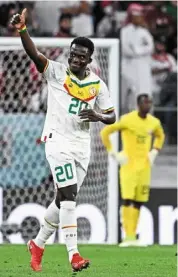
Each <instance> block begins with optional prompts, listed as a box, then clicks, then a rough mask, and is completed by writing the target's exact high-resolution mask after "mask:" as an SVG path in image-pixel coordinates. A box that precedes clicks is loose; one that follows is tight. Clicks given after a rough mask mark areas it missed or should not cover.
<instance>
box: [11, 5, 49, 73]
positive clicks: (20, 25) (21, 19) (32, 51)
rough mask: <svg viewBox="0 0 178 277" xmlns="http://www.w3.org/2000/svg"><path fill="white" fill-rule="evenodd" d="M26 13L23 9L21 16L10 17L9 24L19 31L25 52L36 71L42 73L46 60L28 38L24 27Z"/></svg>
mask: <svg viewBox="0 0 178 277" xmlns="http://www.w3.org/2000/svg"><path fill="white" fill-rule="evenodd" d="M26 12H27V9H24V10H23V11H22V14H21V15H20V14H15V15H14V16H13V17H12V20H11V24H12V25H14V26H15V27H16V28H17V30H18V31H19V34H20V37H21V41H22V44H23V47H24V49H25V52H26V53H27V55H28V56H29V57H30V59H31V60H32V61H33V62H34V63H35V65H36V68H37V70H38V71H39V72H41V73H42V72H43V71H44V69H45V67H46V65H47V58H46V57H45V56H44V55H43V54H41V53H40V52H38V50H37V48H36V46H35V45H34V43H33V41H32V39H31V38H30V36H29V33H28V31H27V28H26V25H25V17H26Z"/></svg>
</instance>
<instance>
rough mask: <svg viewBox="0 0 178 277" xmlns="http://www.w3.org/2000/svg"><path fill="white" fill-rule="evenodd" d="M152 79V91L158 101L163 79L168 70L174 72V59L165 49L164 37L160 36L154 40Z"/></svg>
mask: <svg viewBox="0 0 178 277" xmlns="http://www.w3.org/2000/svg"><path fill="white" fill-rule="evenodd" d="M151 67H152V80H153V93H154V95H155V96H157V97H156V98H157V101H156V102H157V103H159V97H160V95H159V94H160V90H161V86H162V83H163V81H164V80H165V79H166V77H167V76H168V73H169V72H176V60H175V58H174V57H173V56H172V55H170V54H168V53H167V51H166V45H165V38H164V37H160V38H157V39H156V40H155V53H154V54H153V55H152V64H151Z"/></svg>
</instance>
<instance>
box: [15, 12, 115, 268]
mask: <svg viewBox="0 0 178 277" xmlns="http://www.w3.org/2000/svg"><path fill="white" fill-rule="evenodd" d="M25 14H26V9H24V10H23V11H22V14H21V15H19V14H16V15H14V16H13V18H12V21H11V23H12V24H13V25H14V26H15V27H16V28H17V30H18V31H19V34H20V37H21V40H22V44H23V47H24V49H25V51H26V53H27V54H28V56H29V57H30V58H31V59H32V60H33V62H34V63H35V65H36V67H37V69H38V71H39V72H41V73H43V75H44V77H45V78H46V80H47V85H48V102H47V105H48V109H47V115H46V120H45V125H44V129H43V133H42V138H41V139H42V141H44V142H46V143H45V151H46V158H47V160H48V162H49V165H50V168H51V172H52V174H53V180H54V184H55V188H56V197H55V200H54V201H53V202H52V203H51V204H50V206H49V207H48V209H47V211H46V213H45V218H44V223H43V225H42V226H41V228H40V231H39V233H38V235H37V237H36V238H35V239H34V240H31V241H29V243H28V247H29V250H30V253H31V267H32V269H33V270H34V271H41V269H42V267H41V261H42V256H43V252H44V247H45V243H46V241H47V239H48V238H49V237H50V236H51V235H52V234H53V233H54V231H55V230H56V228H58V225H59V220H60V226H61V229H62V231H63V235H64V240H65V244H66V247H67V251H68V254H69V261H70V263H71V265H72V269H73V270H74V271H81V270H82V269H83V268H87V267H88V266H89V263H90V262H89V260H87V259H84V258H82V257H81V256H80V254H79V251H78V247H77V218H76V196H77V193H78V191H79V189H80V186H81V185H82V183H83V180H84V178H85V176H86V173H87V168H88V164H89V158H90V130H89V124H90V122H98V121H101V122H103V123H105V124H112V123H114V122H115V112H114V108H113V105H112V102H111V98H110V94H109V91H108V88H107V86H106V84H105V83H104V82H103V81H102V80H101V79H100V78H99V77H98V76H97V75H96V74H94V73H93V72H92V71H90V70H89V69H88V64H90V63H91V61H92V58H91V56H92V54H93V52H94V44H93V42H92V41H91V40H90V39H88V38H85V37H77V38H75V39H74V40H73V41H72V42H71V45H70V51H69V57H68V64H69V66H65V65H64V64H62V63H59V62H55V61H51V60H48V59H47V58H46V57H45V56H44V55H42V54H41V53H39V52H38V50H37V49H36V47H35V45H34V43H33V42H32V40H31V38H30V36H29V34H28V31H27V28H26V26H25ZM95 104H96V105H97V106H99V108H100V109H101V111H102V112H101V113H98V112H96V111H95V110H94V109H93V107H94V105H95Z"/></svg>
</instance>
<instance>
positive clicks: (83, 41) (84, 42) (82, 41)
mask: <svg viewBox="0 0 178 277" xmlns="http://www.w3.org/2000/svg"><path fill="white" fill-rule="evenodd" d="M73 44H78V45H80V46H83V47H86V48H88V49H89V50H90V53H91V55H92V54H93V52H94V50H95V47H94V43H93V42H92V41H91V40H90V39H89V38H87V37H76V38H74V40H73V41H72V42H71V45H70V47H72V45H73Z"/></svg>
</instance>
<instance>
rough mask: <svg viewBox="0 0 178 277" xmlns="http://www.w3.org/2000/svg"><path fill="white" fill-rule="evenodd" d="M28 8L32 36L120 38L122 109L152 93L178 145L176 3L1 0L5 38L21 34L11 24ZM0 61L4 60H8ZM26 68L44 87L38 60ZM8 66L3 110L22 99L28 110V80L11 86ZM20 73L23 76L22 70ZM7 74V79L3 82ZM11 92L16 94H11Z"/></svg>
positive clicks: (14, 107)
mask: <svg viewBox="0 0 178 277" xmlns="http://www.w3.org/2000/svg"><path fill="white" fill-rule="evenodd" d="M24 7H26V8H27V9H28V18H27V25H28V30H29V33H30V35H31V36H33V37H35V36H36V37H64V38H65V37H66V38H70V37H74V36H88V37H102V38H119V39H121V44H122V47H121V68H122V74H121V83H122V86H121V92H122V112H126V111H128V110H129V109H132V108H133V107H134V106H135V103H134V99H135V96H136V95H138V94H139V93H149V94H150V95H152V96H153V99H154V104H155V106H156V107H157V108H160V109H157V112H156V115H157V116H158V117H160V119H161V121H162V122H163V124H164V125H165V128H166V129H167V130H166V131H167V133H168V135H169V136H168V137H169V143H175V141H176V140H177V127H176V126H177V121H176V118H177V113H176V111H175V110H176V107H177V73H176V71H177V1H55V2H54V1H48V2H42V1H37V2H30V1H29V2H3V1H0V36H8V37H16V36H18V35H19V34H18V32H17V30H16V29H15V28H14V27H13V26H12V25H11V24H10V18H11V17H12V15H13V14H15V13H17V12H19V11H21V10H22V9H23V8H24ZM23 55H24V53H21V58H19V60H20V59H23ZM50 56H51V57H52V58H53V59H57V57H58V56H60V51H59V52H56V51H55V52H54V53H50ZM6 59H8V57H7V58H6ZM19 62H20V61H19ZM1 63H2V64H4V61H3V62H2V61H1ZM26 66H30V72H31V74H32V79H33V80H34V81H35V80H36V79H38V84H37V86H38V87H39V86H40V85H41V79H40V77H39V76H38V75H37V73H36V71H35V69H34V66H33V64H31V63H30V62H29V61H28V60H27V62H26V64H25V67H26ZM9 70H10V68H9V67H8V68H6V69H3V66H1V72H0V85H1V91H0V93H1V95H2V94H3V95H5V96H4V98H3V103H4V104H3V105H2V106H1V109H2V110H3V111H4V112H8V111H12V112H16V111H18V107H19V101H21V99H23V103H21V105H22V109H21V111H24V112H25V111H27V110H26V106H27V100H25V98H23V97H22V95H20V96H19V94H20V93H19V91H22V86H23V85H24V82H19V85H17V83H18V82H17V80H15V81H14V84H12V80H11V87H9V88H8V78H7V74H6V73H7V71H9ZM24 70H25V69H24ZM5 72H6V73H5ZM14 74H15V73H14ZM20 74H23V71H22V72H20ZM11 75H13V72H12V69H11ZM5 76H6V77H5ZM3 78H4V79H5V78H6V82H4V85H2V84H3ZM26 78H30V77H29V76H26ZM12 90H13V96H10V94H11V91H12ZM14 90H15V93H14ZM26 90H29V88H26ZM33 90H34V91H33V92H32V94H33V96H34V98H35V97H37V96H36V95H35V88H34V87H33ZM26 94H28V92H26ZM23 96H24V94H23ZM10 99H11V100H10ZM19 99H20V100H19ZM162 107H163V110H162ZM34 110H35V108H34Z"/></svg>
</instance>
